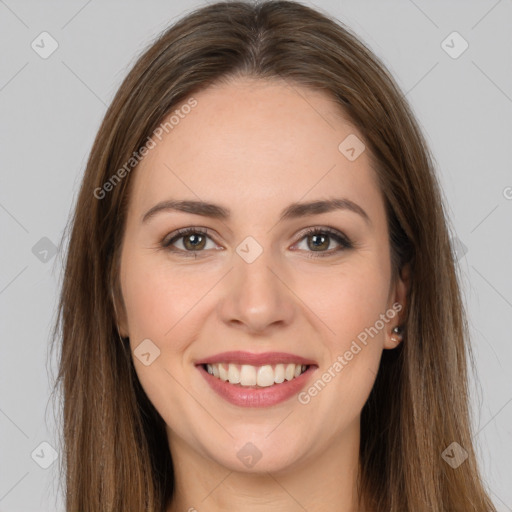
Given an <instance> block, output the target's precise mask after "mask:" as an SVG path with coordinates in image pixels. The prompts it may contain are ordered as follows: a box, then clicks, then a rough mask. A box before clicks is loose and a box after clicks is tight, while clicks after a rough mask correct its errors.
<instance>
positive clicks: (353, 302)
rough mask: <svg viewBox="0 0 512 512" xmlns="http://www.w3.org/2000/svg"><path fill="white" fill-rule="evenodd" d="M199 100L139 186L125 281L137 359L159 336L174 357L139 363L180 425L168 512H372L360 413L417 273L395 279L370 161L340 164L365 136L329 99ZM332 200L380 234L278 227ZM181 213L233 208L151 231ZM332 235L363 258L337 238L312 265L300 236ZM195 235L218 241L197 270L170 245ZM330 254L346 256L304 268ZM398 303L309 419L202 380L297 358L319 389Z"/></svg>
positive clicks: (330, 218) (300, 91)
mask: <svg viewBox="0 0 512 512" xmlns="http://www.w3.org/2000/svg"><path fill="white" fill-rule="evenodd" d="M194 98H196V100H197V102H198V104H197V106H196V107H195V108H194V109H193V110H192V111H191V112H190V114H188V115H187V116H184V119H181V120H180V122H179V124H178V125H177V126H175V127H174V129H173V130H172V131H170V132H169V133H168V134H167V135H165V136H164V137H163V139H162V141H161V142H158V144H157V146H156V147H155V148H154V149H152V150H151V151H150V152H149V153H148V154H147V155H146V156H145V158H144V160H143V161H142V162H141V164H140V165H139V167H138V168H137V169H136V171H134V175H133V176H132V179H133V180H134V183H132V184H131V185H132V187H133V188H132V191H131V197H130V203H129V209H128V214H127V219H126V230H125V233H124V238H123V244H122V252H121V267H120V284H121V291H122V297H123V301H124V309H123V311H122V316H121V317H120V319H119V329H120V333H121V334H122V335H123V336H129V338H130V344H131V348H132V350H134V349H135V348H136V347H137V346H138V345H139V344H140V343H141V341H142V340H144V339H147V338H149V339H150V340H151V341H152V342H153V343H154V344H155V345H156V346H157V347H158V348H159V350H160V355H159V357H158V358H157V359H155V361H154V362H153V363H152V364H150V365H149V366H145V365H144V364H142V363H141V361H139V359H138V358H137V357H134V365H135V369H136V371H137V375H138V378H139V379H140V382H141V384H142V387H143V388H144V390H145V392H146V393H147V396H148V397H149V399H150V400H151V402H152V403H153V404H154V406H155V407H156V409H157V410H158V411H159V413H160V414H161V416H162V417H163V419H164V420H165V422H166V424H167V433H168V440H169V447H170V450H171V453H172V456H173V461H174V465H175V481H176V494H175V497H174V500H173V503H172V504H171V507H170V508H169V511H178V510H180V511H186V510H194V509H195V510H197V511H201V510H208V511H212V512H213V511H217V510H219V511H220V510H244V511H249V512H250V511H263V510H268V509H269V506H271V508H272V510H274V511H299V510H304V509H307V510H308V511H316V510H322V511H324V512H325V511H336V512H340V511H353V510H358V509H357V507H356V501H355V499H356V492H355V490H356V487H355V484H356V472H357V469H358V451H359V436H360V427H359V421H360V413H361V409H362V407H363V405H364V404H365V402H366V400H367V398H368V395H369V393H370V391H371V388H372V386H373V384H374V380H375V376H376V373H377V370H378V366H379V361H380V357H381V354H382V350H384V349H393V348H394V347H395V346H396V345H397V343H398V342H399V341H400V340H399V339H398V340H397V339H392V333H391V330H392V328H393V327H394V326H395V325H400V323H401V316H403V312H404V310H405V297H406V290H407V272H405V273H404V274H402V277H400V278H398V279H397V280H396V281H392V280H391V263H390V255H389V240H388V236H389V234H388V231H387V224H386V214H385V209H384V199H383V196H382V194H381V192H380V190H379V188H378V186H377V182H376V175H375V173H374V171H373V169H371V167H370V164H369V157H368V154H367V152H366V151H364V152H363V153H361V155H360V156H359V157H358V158H357V159H356V160H354V161H349V160H348V159H347V158H346V157H345V156H344V155H343V154H342V153H341V152H340V151H339V150H338V145H339V144H340V142H341V141H343V140H344V139H345V137H347V136H348V135H350V134H356V135H357V136H358V137H359V138H360V139H362V136H361V134H359V132H357V130H356V129H355V128H354V127H352V126H351V125H350V124H349V123H348V122H347V121H346V120H345V119H344V118H343V116H342V114H341V112H340V110H339V107H337V104H336V103H334V102H333V101H332V100H331V99H330V98H329V97H328V96H326V95H324V94H323V93H321V92H316V91H313V90H310V89H307V88H303V87H300V86H298V85H294V86H293V87H291V86H290V85H289V84H288V83H286V82H283V81H279V80H273V81H262V80H255V79H249V78H243V79H241V78H238V79H236V81H233V82H231V83H230V84H229V85H228V84H222V85H217V86H213V87H210V88H208V89H206V90H204V91H201V92H200V93H197V94H195V95H194ZM334 197H345V198H348V199H350V200H352V201H354V202H356V203H357V204H358V205H359V206H361V207H362V208H363V209H364V210H365V211H366V213H367V214H368V216H369V218H370V220H371V225H369V224H367V223H366V222H365V220H364V219H363V217H362V216H360V215H358V214H356V213H354V212H351V211H349V210H337V211H332V212H327V213H322V214H319V215H314V216H309V217H304V218H299V219H294V220H286V221H283V222H278V218H279V214H280V213H281V211H282V210H283V209H284V208H285V207H286V206H288V205H289V204H290V203H292V202H296V201H312V200H320V199H328V198H334ZM170 198H173V199H192V200H203V201H208V202H213V203H216V204H220V205H222V206H224V207H226V208H229V209H231V211H232V214H231V217H232V218H230V219H229V220H218V219H212V218H208V217H202V216H198V215H194V214H191V213H183V212H174V211H166V212H163V213H159V214H157V215H155V216H154V217H152V218H151V219H150V220H148V221H147V222H145V223H142V222H141V217H142V215H143V214H144V213H145V212H146V211H148V210H149V209H150V208H151V207H152V206H154V205H155V204H156V203H158V202H160V201H163V200H166V199H170ZM326 226H330V227H332V228H334V229H336V230H338V231H340V232H341V233H343V234H344V235H345V236H347V237H348V238H349V239H350V240H351V241H352V242H353V243H354V244H355V246H354V248H352V249H343V248H342V250H341V251H339V252H334V250H335V249H336V248H339V247H342V246H341V245H340V244H339V243H338V242H336V240H335V239H333V238H331V237H329V238H328V239H327V241H326V242H325V243H324V244H322V243H321V242H322V241H321V240H320V241H317V244H320V249H317V252H315V244H314V243H313V242H314V240H313V238H314V236H313V235H309V236H305V235H304V234H303V231H304V229H305V228H309V227H319V228H322V227H326ZM186 227H202V228H208V229H209V231H210V233H211V236H210V237H209V238H208V237H207V238H206V245H204V242H203V244H199V245H201V247H202V248H200V249H199V250H200V251H203V252H201V253H199V254H197V252H198V251H196V255H197V258H195V257H194V255H193V254H192V257H186V256H180V254H183V252H185V251H187V250H188V252H189V253H191V252H193V250H194V249H193V244H188V245H187V246H185V245H184V244H185V242H186V240H185V239H186V238H188V240H189V241H190V236H188V237H184V238H181V239H178V240H176V241H175V242H174V245H173V246H174V248H175V249H176V250H177V251H178V252H177V253H173V252H170V251H169V250H167V249H164V248H162V246H161V242H162V240H163V239H167V240H169V239H170V238H172V237H170V236H168V235H170V234H172V233H173V232H175V231H176V230H177V229H180V228H186ZM247 236H251V237H253V238H254V239H255V240H256V241H257V242H258V243H259V244H260V246H261V247H262V249H263V252H262V254H261V255H260V256H259V257H258V258H257V259H256V260H255V261H253V262H252V263H247V262H246V261H245V260H244V259H242V258H241V257H240V256H239V255H238V253H237V252H236V248H237V247H238V245H239V244H240V243H241V242H242V241H243V240H244V239H245V238H246V237H247ZM308 240H309V244H308ZM196 244H197V241H196ZM191 247H192V248H191ZM216 248H218V249H219V250H215V249H216ZM180 250H181V251H182V252H181V253H179V251H180ZM331 250H332V251H331ZM319 251H324V252H327V251H331V252H332V255H330V256H326V257H324V258H322V257H317V258H308V257H307V256H308V255H311V254H313V255H314V254H318V252H319ZM397 302H398V303H400V304H401V305H402V306H403V308H404V309H403V310H402V312H401V313H399V314H397V315H396V316H395V317H394V318H393V319H391V320H389V322H388V323H386V324H385V327H384V328H383V329H381V330H379V332H378V334H377V335H375V336H374V337H373V338H369V342H368V344H367V345H366V346H363V345H361V346H362V347H363V348H362V350H361V351H360V352H358V353H357V355H355V356H354V357H353V359H352V360H351V361H348V362H347V364H346V365H345V366H344V367H343V370H342V371H341V372H338V373H337V374H336V377H335V378H333V379H332V380H331V381H330V382H329V383H328V384H327V385H326V386H325V388H324V389H323V390H322V391H321V392H320V393H318V394H317V396H315V397H314V398H312V399H311V401H310V402H309V403H308V404H301V403H299V401H298V400H297V396H295V397H292V398H291V399H289V400H287V401H286V402H283V403H280V404H277V405H274V406H272V407H266V408H265V407H264V408H247V407H237V406H235V405H232V404H230V403H228V402H226V401H225V400H224V399H222V398H221V397H219V396H218V395H217V394H216V393H215V392H214V391H212V390H211V389H210V387H209V386H208V384H207V383H206V381H205V380H204V378H203V376H202V375H201V374H200V372H199V370H198V369H197V368H196V367H195V365H194V361H196V360H198V359H200V358H203V357H206V356H211V355H213V354H216V353H219V352H223V351H228V350H246V351H249V352H254V353H261V352H267V351H280V352H281V351H282V352H290V353H294V354H298V355H300V356H303V357H306V358H310V359H313V360H315V361H316V362H317V364H318V368H317V369H316V370H315V373H314V375H312V377H311V379H310V381H309V382H310V384H312V383H314V382H315V381H316V380H317V378H320V377H321V375H322V373H324V372H325V371H327V369H328V368H329V367H332V365H333V363H334V362H335V361H336V358H337V357H338V356H339V355H343V354H344V353H345V352H346V351H347V350H349V348H350V346H351V343H352V342H353V341H354V340H356V339H357V336H358V334H360V333H361V332H362V331H364V330H365V328H369V327H370V326H374V325H375V323H376V321H377V320H378V319H379V318H381V317H380V315H382V314H385V313H386V311H388V310H390V309H392V305H393V304H394V303H397ZM118 310H120V308H118ZM310 384H308V386H309V385H310ZM305 389H307V387H306V388H305ZM390 392H392V390H390ZM248 442H251V443H252V444H254V445H255V446H256V447H257V448H258V450H259V452H260V453H261V455H262V456H261V459H260V460H259V461H258V462H257V463H256V464H255V465H254V466H252V467H247V466H245V465H244V464H243V463H242V462H241V461H240V459H239V458H238V457H237V452H238V451H239V450H240V449H241V448H242V447H244V445H246V443H248ZM269 504H271V505H269Z"/></svg>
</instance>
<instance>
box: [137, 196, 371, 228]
mask: <svg viewBox="0 0 512 512" xmlns="http://www.w3.org/2000/svg"><path fill="white" fill-rule="evenodd" d="M335 210H348V211H351V212H354V213H357V214H358V215H360V216H361V217H363V219H364V220H365V222H366V223H367V224H368V225H370V226H371V224H372V221H371V219H370V217H369V216H368V214H367V213H366V212H365V211H364V210H363V208H361V207H360V206H359V205H358V204H357V203H354V202H353V201H351V200H350V199H346V198H341V199H327V200H318V201H311V202H308V203H292V204H290V205H289V206H287V207H286V208H285V209H284V210H283V211H282V212H281V216H280V218H279V222H282V221H284V220H290V219H297V218H301V217H307V216H310V215H319V214H321V213H327V212H332V211H335ZM168 211H177V212H185V213H192V214H194V215H201V216H203V217H211V218H214V219H220V220H228V219H229V218H230V216H231V212H230V210H229V209H227V208H224V207H223V206H220V205H217V204H213V203H207V202H204V201H193V200H175V199H168V200H166V201H162V202H160V203H158V204H156V205H155V206H153V207H152V208H150V209H149V210H148V211H147V212H146V213H145V214H144V215H143V216H142V219H141V222H143V223H144V222H147V221H148V220H149V219H150V218H152V217H154V216H155V215H156V214H157V213H160V212H168Z"/></svg>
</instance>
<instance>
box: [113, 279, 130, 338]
mask: <svg viewBox="0 0 512 512" xmlns="http://www.w3.org/2000/svg"><path fill="white" fill-rule="evenodd" d="M117 289H118V287H117V286H116V287H114V288H112V289H111V300H112V306H113V308H114V322H115V323H116V325H117V330H118V331H119V335H120V336H121V338H128V337H129V335H128V322H127V320H126V311H125V307H124V303H123V300H122V298H119V295H120V291H118V293H117V294H116V293H115V291H114V290H117Z"/></svg>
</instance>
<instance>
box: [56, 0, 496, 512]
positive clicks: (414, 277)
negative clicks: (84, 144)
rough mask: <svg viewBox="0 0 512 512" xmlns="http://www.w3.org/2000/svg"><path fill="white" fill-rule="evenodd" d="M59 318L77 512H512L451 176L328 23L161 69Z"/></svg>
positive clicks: (211, 31)
mask: <svg viewBox="0 0 512 512" xmlns="http://www.w3.org/2000/svg"><path fill="white" fill-rule="evenodd" d="M319 253H320V254H319ZM59 313H60V317H59V321H58V323H57V325H56V327H55V335H56V334H57V330H58V329H59V328H60V329H61V336H62V354H61V360H60V371H59V376H58V382H57V384H60V385H61V386H62V392H63V398H64V415H63V422H64V424H63V429H64V446H63V452H64V453H65V464H66V466H65V471H66V498H67V510H69V511H75V510H80V511H87V510H91V511H92V510H94V511H107V510H108V511H111V510H115V511H118V510H119V511H120V510H123V511H127V510H134V511H141V510H150V511H157V510H158V511H167V512H170V511H172V512H174V511H178V510H198V511H201V510H209V511H214V510H244V511H250V510H311V511H312V510H323V511H331V510H332V511H335V510H336V511H344V512H345V511H355V510H358V511H363V510H364V511H379V512H381V511H382V512H384V511H386V512H388V511H396V512H398V511H415V512H419V511H429V512H430V511H455V510H456V511H464V512H468V511H475V512H477V511H478V512H481V511H484V510H485V511H494V510H495V508H494V506H493V505H492V503H491V501H490V499H489V497H488V494H487V492H486V490H485V488H484V484H483V482H482V480H481V477H480V475H479V472H478V468H477V461H476V458H475V451H474V448H473V445H472V437H471V431H470V421H469V413H468V391H467V375H466V371H467V362H466V356H465V351H466V350H467V349H469V346H467V343H468V333H467V327H466V323H465V317H464V310H463V305H462V302H461V298H460V292H459V284H458V281H457V276H456V271H455V265H454V258H453V254H452V250H451V247H450V241H449V233H448V227H447V221H446V219H445V214H444V210H443V204H442V198H441V192H440V187H439V184H438V182H437V179H436V176H435V173H434V169H433V164H432V159H431V156H430V154H429V151H428V149H427V146H426V143H425V140H424V139H423V136H422V134H421V132H420V130H419V128H418V125H417V123H416V121H415V119H414V116H413V114H412V113H411V111H410V109H409V107H408V105H407V103H406V101H405V99H404V98H403V96H402V94H401V93H400V91H399V89H398V87H397V85H396V83H395V82H394V81H393V79H392V77H391V76H390V75H389V73H388V72H387V71H386V70H385V68H384V66H383V65H382V63H381V62H379V60H378V59H377V58H376V57H375V56H374V55H373V54H372V53H371V52H370V50H369V49H367V48H366V47H365V46H364V44H363V43H361V42H360V41H359V40H358V39H357V38H356V37H355V36H354V35H353V34H352V33H351V32H350V31H349V30H348V29H346V28H345V27H343V26H342V25H341V24H340V23H339V22H337V21H336V20H333V19H329V18H328V17H326V16H325V15H323V14H321V13H319V12H317V11H315V10H313V9H311V8H308V7H306V6H303V5H301V4H299V3H295V2H285V1H283V2H264V3H259V4H255V5H252V4H249V3H243V2H230V3H217V4H212V5H209V6H206V7H203V8H201V9H198V10H196V11H194V12H192V13H190V14H188V15H187V16H186V17H184V18H183V19H181V20H180V21H179V22H177V23H176V24H175V25H174V26H172V27H171V28H170V29H169V30H167V31H166V32H165V33H164V34H163V35H162V36H161V37H160V38H159V39H158V40H157V41H156V42H155V43H154V44H153V45H152V46H151V47H150V48H149V49H148V50H147V51H146V52H145V53H144V54H143V55H142V56H141V57H140V58H139V60H138V61H137V63H136V64H135V66H134V68H133V69H132V70H131V72H130V73H129V75H128V76H127V78H126V79H125V81H124V82H123V84H122V85H121V87H120V89H119V91H118V93H117V95H116V96H115V98H114V100H113V102H112V105H111V106H110V108H109V110H108V112H107V114H106V116H105V119H104V121H103V124H102V126H101V128H100V130H99V132H98V135H97V137H96V140H95V142H94V145H93V148H92V151H91V155H90V158H89V161H88V164H87V169H86V172H85V176H84V179H83V182H82V186H81V190H80V195H79V198H78V201H77V204H76V211H75V216H74V218H73V222H72V230H71V236H70V242H69V252H68V258H67V263H66V267H65V276H64V282H63V289H62V295H61V300H60V307H59Z"/></svg>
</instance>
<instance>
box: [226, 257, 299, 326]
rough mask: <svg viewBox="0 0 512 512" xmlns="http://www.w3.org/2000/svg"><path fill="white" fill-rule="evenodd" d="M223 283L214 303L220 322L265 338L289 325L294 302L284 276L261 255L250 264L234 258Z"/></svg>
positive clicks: (283, 272)
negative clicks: (216, 302)
mask: <svg viewBox="0 0 512 512" xmlns="http://www.w3.org/2000/svg"><path fill="white" fill-rule="evenodd" d="M233 267H234V268H233V269H232V270H231V272H229V274H228V275H227V276H226V279H224V280H223V281H224V283H223V286H224V289H223V294H222V299H221V300H220V302H219V303H218V313H219V315H220V318H221V320H222V321H223V322H224V323H226V324H229V325H230V326H231V327H237V328H239V329H242V330H244V331H245V332H247V333H253V334H255V333H256V334H265V335H268V334H270V332H271V331H272V330H274V329H276V328H281V329H282V328H284V327H286V326H288V325H290V324H291V323H292V321H293V318H294V315H295V314H296V311H297V306H296V302H295V301H296V299H295V295H294V294H293V292H292V290H291V289H290V287H289V286H290V285H289V284H288V282H287V281H289V280H290V279H287V278H286V277H287V276H286V272H285V271H284V270H282V269H281V267H280V266H279V265H278V264H277V263H276V261H275V260H272V258H271V255H270V251H268V252H267V251H263V252H262V253H261V254H260V256H258V258H256V259H255V260H254V261H252V262H251V263H248V262H247V261H245V260H244V259H243V258H242V257H240V256H239V255H238V254H234V256H233Z"/></svg>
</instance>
